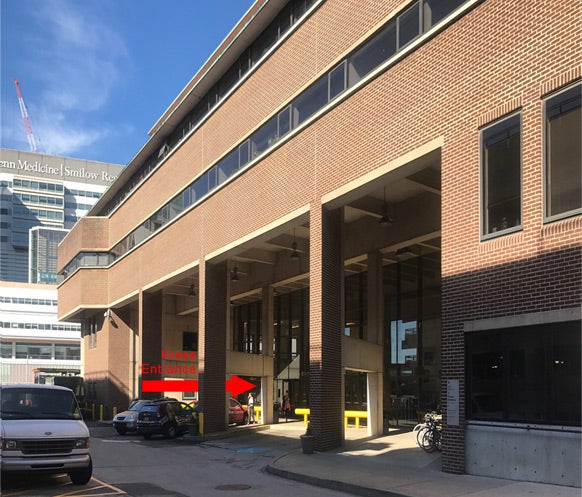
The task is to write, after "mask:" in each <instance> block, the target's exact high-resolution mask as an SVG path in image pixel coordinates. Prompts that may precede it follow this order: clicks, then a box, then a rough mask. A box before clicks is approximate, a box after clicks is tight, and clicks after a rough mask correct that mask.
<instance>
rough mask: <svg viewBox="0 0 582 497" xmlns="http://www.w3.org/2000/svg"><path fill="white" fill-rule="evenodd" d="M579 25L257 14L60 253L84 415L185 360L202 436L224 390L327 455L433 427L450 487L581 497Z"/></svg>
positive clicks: (360, 7) (525, 8) (569, 11)
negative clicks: (292, 421)
mask: <svg viewBox="0 0 582 497" xmlns="http://www.w3.org/2000/svg"><path fill="white" fill-rule="evenodd" d="M580 14H581V9H580V5H579V2H576V1H574V0H561V1H549V0H536V1H532V2H523V3H520V4H519V5H517V4H516V3H515V2H509V1H508V0H484V1H475V0H466V1H463V0H421V1H415V2H406V1H405V2H400V1H398V2H397V1H376V0H370V1H367V2H353V1H338V0H327V1H321V0H292V1H291V2H285V1H283V0H280V1H279V0H269V1H267V2H257V3H256V4H254V5H253V7H251V9H250V10H249V11H248V12H247V14H245V16H244V17H243V19H241V21H240V22H239V23H238V24H237V26H235V27H234V28H233V30H232V31H231V33H230V34H229V35H228V37H227V38H226V39H225V40H224V41H223V43H222V44H221V45H220V46H219V47H218V48H217V49H216V51H215V52H214V54H213V55H212V56H211V57H210V58H209V60H208V61H207V62H206V63H205V65H204V66H203V67H202V68H201V69H200V70H199V72H198V73H197V74H196V75H195V76H194V77H193V79H192V80H191V81H190V82H189V83H188V85H187V86H186V88H185V89H184V90H183V91H182V93H181V94H180V95H178V96H177V97H176V99H175V100H174V102H173V103H172V104H171V105H170V107H169V108H168V110H167V111H166V112H165V114H164V115H162V116H161V117H160V119H159V121H158V122H157V123H155V125H154V126H153V128H152V129H151V130H150V138H149V140H148V141H147V143H146V144H145V145H144V146H143V147H142V149H141V150H140V151H139V152H138V153H137V155H136V156H135V158H134V159H133V160H132V161H131V163H130V164H128V166H127V167H126V168H125V170H124V171H123V173H122V174H121V175H120V177H119V178H118V180H117V181H116V182H115V183H114V184H113V186H112V187H111V188H110V189H109V190H108V191H107V192H106V193H105V195H104V196H103V198H101V199H100V201H99V203H98V204H97V205H96V206H95V207H94V208H93V209H92V211H91V212H90V213H89V215H88V216H87V217H85V218H83V219H82V220H81V221H80V222H79V223H78V224H77V225H76V226H75V228H74V229H73V230H72V231H71V233H69V235H68V236H67V237H66V239H65V240H64V241H63V243H62V244H61V246H60V248H59V269H60V271H61V272H62V273H63V274H64V275H65V276H66V278H65V280H64V282H63V283H62V284H61V285H60V287H59V315H60V318H61V319H67V320H78V321H80V322H82V323H83V329H84V336H85V338H84V349H83V361H84V366H85V371H86V375H87V377H88V378H89V379H90V380H91V381H92V382H93V385H94V389H95V394H96V395H97V397H98V398H99V399H100V400H101V401H102V402H104V403H105V404H106V405H108V406H112V405H123V404H124V403H126V402H127V400H128V398H130V397H137V396H139V395H140V394H141V387H142V381H143V380H145V379H149V378H151V379H154V378H164V379H167V378H171V377H173V376H177V377H180V375H173V374H172V373H169V372H168V371H169V370H168V369H166V373H167V374H163V375H155V374H151V371H148V373H147V374H142V373H143V372H144V370H143V365H144V364H159V365H162V366H180V365H181V363H180V361H177V360H169V359H166V358H162V351H181V352H183V351H188V352H189V351H195V352H196V353H197V361H196V363H195V366H196V368H197V374H196V375H191V374H189V375H181V377H183V378H186V379H197V380H198V381H199V392H198V395H199V398H200V403H201V405H202V410H203V411H204V413H205V416H206V418H205V419H206V429H207V430H209V431H218V430H222V429H224V428H225V426H226V420H225V407H226V402H227V399H228V397H227V395H228V394H227V395H225V381H226V379H227V378H228V377H230V375H237V376H241V377H243V378H245V379H247V380H249V381H251V382H252V383H253V384H254V385H255V393H256V394H257V395H258V401H259V402H260V404H261V405H262V409H263V420H264V422H270V421H272V420H273V416H274V405H275V404H276V403H277V402H280V400H281V397H282V395H283V393H284V392H285V391H289V394H290V396H291V399H292V403H293V405H294V406H295V407H309V409H310V412H311V414H310V420H311V426H312V428H313V431H314V433H315V435H316V437H317V446H318V449H319V450H327V449H331V448H334V447H337V446H338V445H340V444H341V443H342V440H343V437H344V428H343V416H342V412H343V411H344V410H346V409H358V410H365V411H367V430H368V433H369V434H370V435H376V434H381V433H383V432H385V430H386V429H387V428H388V427H389V426H390V425H392V424H396V423H398V425H399V426H402V425H410V426H412V425H414V424H415V423H416V422H418V420H419V419H421V418H422V416H423V414H424V413H425V412H427V411H429V410H432V409H436V408H441V409H442V410H443V414H444V443H443V458H442V461H443V470H444V471H448V472H456V473H463V472H468V473H472V474H483V475H495V476H501V477H505V478H515V479H523V480H531V481H544V482H551V483H558V484H566V485H577V486H579V485H580V434H581V423H580V323H581V293H582V292H581V285H580V273H581V267H582V258H581V250H580V249H581V242H582V216H581V214H582V196H581V186H580V185H581V145H580V141H581V139H580V136H581V132H580V121H581V116H580V95H581V82H580V78H581V76H582V75H581V70H580V68H581V64H580V63H581V61H582V57H581V56H580V54H581V51H580V48H581V38H580V35H579V34H580V31H581V28H582V16H581V15H580ZM159 393H162V392H159ZM172 395H175V394H174V393H172ZM192 395H196V393H194V392H191V393H190V394H188V393H186V392H184V395H183V396H184V398H189V397H191V396H192Z"/></svg>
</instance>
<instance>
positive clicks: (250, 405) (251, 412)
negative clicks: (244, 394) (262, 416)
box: [247, 392, 256, 424]
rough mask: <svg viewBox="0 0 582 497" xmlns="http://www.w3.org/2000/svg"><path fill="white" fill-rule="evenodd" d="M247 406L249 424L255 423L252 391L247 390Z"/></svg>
mask: <svg viewBox="0 0 582 497" xmlns="http://www.w3.org/2000/svg"><path fill="white" fill-rule="evenodd" d="M247 407H248V409H249V424H254V423H256V420H255V399H254V398H253V393H252V392H249V398H248V400H247Z"/></svg>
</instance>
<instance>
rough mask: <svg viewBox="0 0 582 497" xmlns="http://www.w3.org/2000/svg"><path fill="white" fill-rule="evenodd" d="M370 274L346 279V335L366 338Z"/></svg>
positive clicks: (359, 274)
mask: <svg viewBox="0 0 582 497" xmlns="http://www.w3.org/2000/svg"><path fill="white" fill-rule="evenodd" d="M367 287H368V273H365V272H364V273H358V274H353V275H350V276H347V277H346V278H345V319H346V322H345V325H344V334H345V335H346V336H351V337H354V338H360V339H365V338H366V325H367V314H368V313H367V310H368V309H367V302H368V297H367V295H368V292H367V289H368V288H367Z"/></svg>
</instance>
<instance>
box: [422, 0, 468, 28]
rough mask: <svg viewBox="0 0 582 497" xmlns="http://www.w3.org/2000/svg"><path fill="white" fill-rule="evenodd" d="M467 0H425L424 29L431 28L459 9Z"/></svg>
mask: <svg viewBox="0 0 582 497" xmlns="http://www.w3.org/2000/svg"><path fill="white" fill-rule="evenodd" d="M465 1H466V0H424V2H422V3H423V14H424V30H425V31H426V30H428V29H430V28H431V27H432V26H434V25H435V24H436V23H437V22H439V21H441V20H442V19H444V18H445V17H446V16H448V15H449V14H450V13H451V12H452V11H453V10H455V9H458V8H459V7H460V6H461V5H462V4H463V3H465Z"/></svg>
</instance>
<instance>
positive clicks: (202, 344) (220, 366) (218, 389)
mask: <svg viewBox="0 0 582 497" xmlns="http://www.w3.org/2000/svg"><path fill="white" fill-rule="evenodd" d="M227 283H228V268H227V263H226V262H222V263H219V264H210V263H205V264H201V265H200V310H199V320H200V321H199V332H198V340H199V345H198V387H199V393H200V409H201V411H202V412H203V413H204V431H205V432H206V433H212V432H218V431H224V430H225V429H226V415H225V413H226V407H227V404H226V400H227V399H226V394H225V382H226V330H227V326H228V313H229V298H228V292H227V290H228V284H227Z"/></svg>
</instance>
